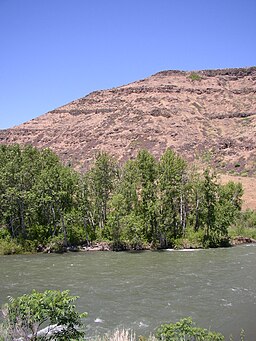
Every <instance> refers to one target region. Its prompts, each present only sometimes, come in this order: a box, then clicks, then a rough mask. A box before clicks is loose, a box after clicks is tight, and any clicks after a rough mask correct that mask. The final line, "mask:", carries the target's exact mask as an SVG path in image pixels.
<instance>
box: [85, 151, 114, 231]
mask: <svg viewBox="0 0 256 341" xmlns="http://www.w3.org/2000/svg"><path fill="white" fill-rule="evenodd" d="M117 179H118V167H117V164H116V162H115V161H114V159H113V158H112V157H110V156H109V155H108V154H107V153H105V152H101V153H99V154H98V155H97V156H96V160H95V163H94V165H93V166H92V168H91V169H90V171H89V172H88V174H87V185H88V187H87V188H88V191H89V201H90V207H91V221H92V222H93V225H94V229H95V228H96V227H99V228H100V229H102V230H103V229H104V227H105V224H106V221H107V213H108V201H109V199H110V196H111V193H112V192H113V190H114V188H115V185H116V181H117Z"/></svg>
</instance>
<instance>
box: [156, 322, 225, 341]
mask: <svg viewBox="0 0 256 341" xmlns="http://www.w3.org/2000/svg"><path fill="white" fill-rule="evenodd" d="M156 337H157V338H158V339H159V340H160V341H223V340H224V336H223V335H222V334H220V333H216V332H211V331H209V330H207V329H204V328H199V327H196V325H195V323H194V322H193V321H192V319H191V318H190V317H188V318H184V319H182V320H180V321H179V322H177V323H170V324H163V325H161V326H160V327H159V328H158V329H157V331H156Z"/></svg>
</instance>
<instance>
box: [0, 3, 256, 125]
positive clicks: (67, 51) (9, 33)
mask: <svg viewBox="0 0 256 341" xmlns="http://www.w3.org/2000/svg"><path fill="white" fill-rule="evenodd" d="M255 17H256V1H255V0H207V1H206V0H204V1H203V0H0V48H1V50H0V129H3V128H7V127H12V126H14V125H17V124H20V123H22V122H25V121H27V120H29V119H32V118H34V117H37V116H39V115H41V114H43V113H45V112H47V111H49V110H52V109H54V108H56V107H58V106H61V105H63V104H66V103H68V102H70V101H72V100H74V99H77V98H80V97H82V96H84V95H86V94H88V93H90V92H91V91H94V90H100V89H107V88H112V87H115V86H119V85H123V84H127V83H129V82H132V81H135V80H138V79H142V78H145V77H148V76H150V75H152V74H154V73H156V72H158V71H162V70H170V69H178V70H201V69H216V68H226V67H246V66H255V65H256V62H255V57H256V21H255Z"/></svg>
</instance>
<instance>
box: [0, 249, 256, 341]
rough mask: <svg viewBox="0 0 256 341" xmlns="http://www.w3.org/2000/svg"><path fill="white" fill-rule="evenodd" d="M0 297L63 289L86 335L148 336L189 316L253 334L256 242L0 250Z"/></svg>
mask: <svg viewBox="0 0 256 341" xmlns="http://www.w3.org/2000/svg"><path fill="white" fill-rule="evenodd" d="M0 262H1V263H0V275H1V276H0V303H4V302H6V301H7V296H9V295H10V296H14V297H16V296H18V295H21V294H24V293H28V292H30V291H31V290H32V289H37V290H40V291H42V290H46V289H60V290H64V289H69V290H70V292H71V294H72V295H79V296H80V298H79V299H78V301H77V307H78V309H79V311H81V312H82V311H87V312H88V313H89V316H88V318H86V319H85V323H86V325H87V327H86V331H87V335H94V334H95V333H98V334H103V333H105V332H107V331H109V330H113V329H115V328H116V327H120V326H121V327H125V328H131V329H134V330H135V331H136V334H137V335H148V334H149V333H150V332H153V331H154V329H155V328H156V327H157V326H159V325H160V324H161V323H167V322H176V321H177V320H179V319H180V318H182V317H187V316H191V317H192V318H193V320H194V321H195V322H196V323H197V324H198V325H199V326H200V327H205V328H211V329H212V330H214V331H220V332H222V333H223V334H224V335H225V336H227V337H228V336H229V335H230V334H233V336H234V340H238V336H239V334H240V330H241V329H242V328H243V329H245V332H246V340H248V341H255V340H256V245H252V244H251V245H243V246H237V247H233V248H226V249H209V250H195V251H168V250H166V251H159V252H151V251H145V252H134V253H133V252H130V253H129V252H119V253H115V252H80V253H68V254H63V255H57V254H37V255H17V256H1V257H0Z"/></svg>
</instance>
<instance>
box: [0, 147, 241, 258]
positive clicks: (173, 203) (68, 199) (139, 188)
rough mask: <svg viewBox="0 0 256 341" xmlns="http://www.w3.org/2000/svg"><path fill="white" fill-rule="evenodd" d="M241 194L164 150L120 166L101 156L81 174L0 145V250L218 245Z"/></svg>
mask: <svg viewBox="0 0 256 341" xmlns="http://www.w3.org/2000/svg"><path fill="white" fill-rule="evenodd" d="M242 192H243V191H242V187H241V185H240V184H235V183H232V182H230V183H228V184H226V185H220V184H219V183H218V181H217V178H216V176H215V175H214V174H213V173H211V172H210V171H209V170H206V171H205V172H204V173H199V172H196V171H195V170H192V169H190V168H189V167H188V165H187V164H186V162H185V161H184V160H183V159H182V158H181V157H179V156H178V155H177V154H176V153H174V152H173V151H172V150H170V149H167V150H166V151H165V153H164V154H163V155H162V157H161V158H160V160H156V159H155V158H154V157H153V156H152V155H151V154H150V153H149V152H148V151H146V150H141V151H140V152H139V153H138V155H137V157H136V159H134V160H128V161H127V162H126V163H125V164H124V165H123V166H122V167H121V166H119V165H118V164H117V163H116V162H115V160H113V159H112V158H111V157H110V156H109V155H108V154H106V153H104V152H101V153H99V154H98V155H97V156H96V158H95V162H94V164H93V165H92V167H91V169H90V170H89V171H88V172H86V173H85V174H82V175H81V174H79V173H77V172H76V171H75V170H73V169H72V168H71V167H69V166H64V165H63V164H62V163H61V162H60V160H59V159H58V157H57V156H56V155H55V154H54V153H53V152H51V151H50V150H49V149H45V150H42V151H39V150H37V149H36V148H33V147H31V146H26V147H24V148H21V147H20V146H19V145H12V146H5V145H1V146H0V252H1V251H2V253H11V252H20V251H22V249H21V248H23V249H24V248H25V249H26V250H30V249H31V250H33V249H35V248H38V247H39V246H40V245H43V246H46V245H48V246H49V247H50V248H52V249H55V251H58V250H61V249H62V247H65V246H68V245H78V244H87V245H88V244H90V243H92V242H93V241H95V240H108V241H110V242H112V244H113V248H114V249H120V248H125V247H132V248H140V247H142V246H143V245H151V246H152V247H170V246H176V247H179V246H182V245H183V244H184V243H186V241H188V240H190V241H191V240H194V244H195V245H196V244H198V245H200V246H204V247H216V246H220V245H225V244H227V243H228V228H229V226H230V224H232V222H233V221H234V219H235V217H236V215H237V213H238V212H239V211H240V210H241V196H242ZM10 245H11V247H10ZM198 245H197V246H198Z"/></svg>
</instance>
